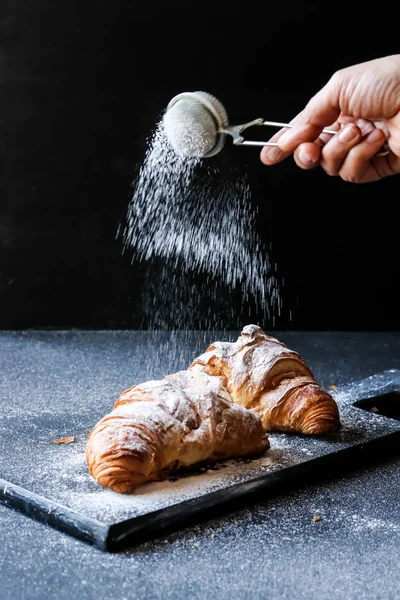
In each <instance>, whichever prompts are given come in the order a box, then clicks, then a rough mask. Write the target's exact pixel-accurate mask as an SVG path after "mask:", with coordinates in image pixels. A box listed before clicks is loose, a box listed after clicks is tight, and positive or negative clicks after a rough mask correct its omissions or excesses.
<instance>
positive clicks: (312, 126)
mask: <svg viewBox="0 0 400 600" xmlns="http://www.w3.org/2000/svg"><path fill="white" fill-rule="evenodd" d="M335 81H336V79H335V77H332V78H331V79H330V81H329V82H328V83H327V84H326V85H325V86H324V87H323V88H322V89H321V90H320V91H319V92H318V93H317V94H316V95H315V96H314V97H313V98H311V100H310V101H309V102H308V104H307V106H306V107H305V109H304V110H303V111H302V112H301V113H300V114H299V115H297V117H296V118H295V119H294V120H293V121H292V124H293V127H292V128H291V129H287V130H281V131H280V132H279V134H277V135H276V136H274V137H273V138H272V139H271V141H274V142H278V143H279V147H268V146H265V147H264V148H263V149H262V151H261V154H260V159H261V162H262V163H264V164H265V165H273V164H276V163H278V162H281V161H282V160H284V159H285V158H287V157H288V156H289V155H290V154H292V153H293V152H294V151H295V150H296V148H298V147H299V146H300V145H301V144H305V143H308V142H315V140H317V138H318V137H319V135H320V134H321V132H322V129H323V128H324V127H327V126H328V125H329V124H330V123H334V122H335V121H336V120H337V118H338V116H339V115H340V112H341V111H340V106H339V86H338V85H337V84H336V83H335Z"/></svg>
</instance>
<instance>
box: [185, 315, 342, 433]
mask: <svg viewBox="0 0 400 600" xmlns="http://www.w3.org/2000/svg"><path fill="white" fill-rule="evenodd" d="M189 370H192V371H199V370H202V371H204V372H205V373H207V374H209V375H212V376H219V377H220V378H222V379H221V381H222V383H223V385H224V386H225V387H226V389H227V390H228V392H229V394H230V396H231V399H232V400H233V401H234V402H237V403H238V404H240V405H242V406H244V407H246V408H247V409H249V410H250V411H252V412H254V413H255V414H256V415H257V416H259V417H260V419H261V421H262V424H263V427H264V430H265V431H271V432H272V431H286V432H296V433H302V434H324V433H331V432H335V431H338V430H339V429H340V426H341V424H340V418H339V410H338V406H337V404H336V402H335V400H334V399H333V398H332V396H331V395H330V394H329V393H328V392H326V391H324V390H323V389H322V388H321V386H320V385H319V384H318V382H317V381H316V379H315V377H314V375H313V374H312V372H311V370H310V368H309V366H308V365H307V363H306V362H305V360H304V359H303V358H302V357H301V356H300V355H299V354H298V353H297V352H295V351H294V350H290V349H289V348H287V346H286V345H285V344H284V343H283V342H281V341H279V340H278V339H276V338H274V337H272V336H270V335H267V334H265V333H264V331H263V330H262V329H261V328H260V327H258V326H257V325H247V326H246V327H244V329H243V331H242V333H241V335H240V337H239V338H238V339H237V341H236V342H215V343H214V344H212V345H211V346H209V347H208V348H207V350H206V352H205V353H204V354H202V355H201V356H199V357H198V358H196V359H195V360H194V361H193V362H192V364H191V365H190V367H189Z"/></svg>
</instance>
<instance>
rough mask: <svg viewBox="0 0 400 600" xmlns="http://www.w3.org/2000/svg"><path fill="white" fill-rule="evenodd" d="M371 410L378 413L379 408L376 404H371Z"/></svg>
mask: <svg viewBox="0 0 400 600" xmlns="http://www.w3.org/2000/svg"><path fill="white" fill-rule="evenodd" d="M371 412H373V413H378V412H379V408H377V407H376V406H373V407H372V408H371Z"/></svg>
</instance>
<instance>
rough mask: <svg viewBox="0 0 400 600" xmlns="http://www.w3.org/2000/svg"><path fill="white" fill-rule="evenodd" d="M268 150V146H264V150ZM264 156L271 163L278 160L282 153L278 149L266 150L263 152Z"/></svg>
mask: <svg viewBox="0 0 400 600" xmlns="http://www.w3.org/2000/svg"><path fill="white" fill-rule="evenodd" d="M265 148H268V146H264V149H265ZM264 153H265V156H266V157H267V158H268V160H271V161H275V160H279V159H280V157H281V156H282V154H283V152H282V150H279V148H276V147H274V148H269V149H268V150H266V151H265V150H264Z"/></svg>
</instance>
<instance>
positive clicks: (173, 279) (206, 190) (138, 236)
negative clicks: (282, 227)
mask: <svg viewBox="0 0 400 600" xmlns="http://www.w3.org/2000/svg"><path fill="white" fill-rule="evenodd" d="M250 199H251V191H250V185H249V183H248V181H247V178H246V176H245V175H239V174H238V173H237V172H235V170H233V169H232V170H230V171H229V172H228V173H226V172H223V171H222V170H219V169H217V168H215V167H213V168H211V167H209V166H207V162H206V161H202V160H201V159H199V158H188V157H181V156H179V155H178V154H176V152H175V151H174V150H173V149H172V147H171V146H170V143H169V141H168V138H167V136H166V134H165V131H164V129H163V126H162V121H160V123H158V125H157V126H156V128H155V131H154V135H153V136H152V138H151V139H150V141H149V147H148V150H147V152H146V155H145V158H144V160H143V163H142V165H141V168H140V170H139V173H138V177H137V178H136V180H135V182H134V186H133V194H132V199H131V202H130V203H129V206H128V210H127V216H126V224H125V226H124V227H122V228H121V231H122V240H123V248H124V251H125V252H128V251H129V252H130V254H131V256H132V261H136V262H137V263H139V264H141V265H142V266H143V268H144V269H145V270H146V269H147V270H148V271H149V273H150V274H149V277H148V279H147V278H146V279H147V280H146V284H145V285H144V288H143V294H142V295H141V298H140V303H139V305H140V306H139V308H140V311H141V314H142V318H143V320H144V324H145V327H144V328H151V329H163V328H168V329H189V328H195V329H197V328H199V327H198V320H199V319H200V321H202V323H201V328H206V329H213V328H216V327H220V325H221V320H225V321H226V319H227V318H228V317H229V318H232V315H231V314H228V315H225V314H224V312H225V310H226V308H225V307H223V308H222V307H221V306H220V297H221V296H224V295H225V296H226V290H228V293H229V294H230V297H231V298H232V295H237V296H238V298H239V303H240V305H241V306H242V310H249V311H250V312H251V311H255V312H256V313H257V314H258V315H259V316H261V317H262V318H265V319H267V320H268V319H269V320H270V321H271V322H275V318H276V317H277V316H278V315H279V314H280V309H281V298H280V284H279V283H278V279H277V277H276V275H275V268H274V265H272V264H271V261H270V258H269V250H268V248H267V247H266V245H265V243H264V242H263V241H262V239H261V237H260V235H259V234H258V232H257V219H256V212H255V210H254V208H253V207H252V206H251V201H250ZM155 268H156V269H157V268H158V269H159V271H158V272H156V273H155V271H154V269H155ZM199 277H200V279H199ZM224 292H225V293H224ZM206 298H210V299H211V303H210V305H209V306H208V308H209V310H207V302H206V303H205V306H203V305H201V306H200V304H201V303H202V301H204V300H205V299H206ZM239 312H240V311H239ZM248 316H249V315H248ZM240 317H241V315H240V314H238V315H237V319H238V320H240ZM136 318H139V315H138V311H136ZM193 325H194V327H193ZM222 329H224V327H222Z"/></svg>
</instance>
